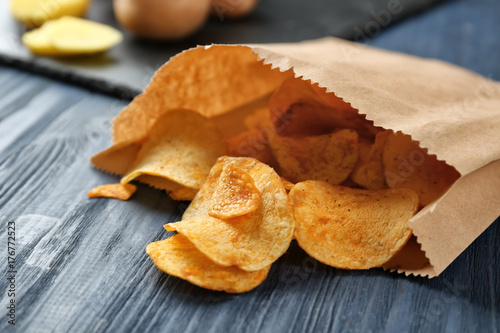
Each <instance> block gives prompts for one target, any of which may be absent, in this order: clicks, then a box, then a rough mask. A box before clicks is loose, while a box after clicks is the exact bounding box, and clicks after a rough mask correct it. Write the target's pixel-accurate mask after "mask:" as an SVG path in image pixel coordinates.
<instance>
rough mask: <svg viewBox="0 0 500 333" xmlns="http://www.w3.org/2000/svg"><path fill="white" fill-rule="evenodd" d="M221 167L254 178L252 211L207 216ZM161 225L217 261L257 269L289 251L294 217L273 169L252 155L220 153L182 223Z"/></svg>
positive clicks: (227, 264) (222, 263) (221, 263)
mask: <svg viewBox="0 0 500 333" xmlns="http://www.w3.org/2000/svg"><path fill="white" fill-rule="evenodd" d="M224 165H231V166H234V167H238V168H240V169H242V170H244V171H245V172H247V173H248V174H249V175H250V176H251V177H252V178H253V180H254V182H255V186H256V187H257V189H258V190H259V191H260V193H261V198H262V200H261V204H260V206H259V207H258V208H257V209H256V210H255V211H253V212H251V213H249V214H246V215H243V216H239V217H235V218H231V219H226V220H222V219H218V218H214V217H211V216H210V215H209V214H208V211H209V210H210V209H211V208H212V205H213V201H212V200H213V197H214V193H215V189H216V185H217V182H218V180H219V177H220V175H221V173H222V170H223V166H224ZM165 228H166V229H167V230H170V231H172V230H176V231H177V232H179V233H180V234H183V235H184V236H186V237H187V238H188V239H189V240H190V241H191V242H192V243H193V244H194V245H195V246H196V247H197V248H198V249H199V250H200V251H201V252H203V253H204V254H205V255H206V256H207V257H209V258H210V259H211V260H212V261H214V262H215V263H217V264H219V265H222V266H233V265H236V266H238V267H240V268H241V269H243V270H245V271H257V270H261V269H263V268H265V267H267V266H269V265H270V264H272V263H273V262H274V261H276V260H277V259H278V258H279V257H280V256H281V255H282V254H283V253H285V251H286V250H287V249H288V246H289V245H290V242H291V240H292V237H293V229H294V218H293V215H292V211H291V208H290V205H289V204H288V198H287V195H286V192H285V189H284V187H283V184H282V183H281V180H280V177H279V176H278V175H277V174H276V172H274V170H273V169H272V168H270V167H269V166H267V165H265V164H263V163H261V162H259V161H257V160H255V159H253V158H243V157H221V158H219V160H218V162H217V164H215V165H214V167H213V168H212V170H211V171H210V176H209V177H208V179H207V182H206V183H205V185H203V187H202V188H201V189H200V191H199V192H198V194H197V195H196V197H195V198H194V200H193V201H192V202H191V204H190V205H189V207H188V208H187V209H186V211H185V213H184V215H183V216H182V221H181V222H177V223H170V224H167V225H166V226H165Z"/></svg>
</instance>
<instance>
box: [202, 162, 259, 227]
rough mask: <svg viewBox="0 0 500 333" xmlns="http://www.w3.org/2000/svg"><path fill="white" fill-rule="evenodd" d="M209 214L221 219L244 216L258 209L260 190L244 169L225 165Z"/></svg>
mask: <svg viewBox="0 0 500 333" xmlns="http://www.w3.org/2000/svg"><path fill="white" fill-rule="evenodd" d="M212 201H213V206H212V208H210V210H209V211H208V215H210V216H212V217H216V218H219V219H229V218H233V217H238V216H242V215H245V214H248V213H251V212H253V211H254V210H256V209H257V208H258V207H259V205H260V202H261V195H260V191H259V190H258V189H257V187H255V182H254V180H253V178H252V177H251V176H250V175H249V174H248V173H246V172H245V171H244V170H242V169H240V168H238V167H235V166H232V165H228V164H226V165H224V166H223V167H222V172H221V174H220V176H219V181H218V182H217V186H216V188H215V192H214V194H213V197H212Z"/></svg>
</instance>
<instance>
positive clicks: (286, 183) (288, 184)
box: [281, 177, 295, 192]
mask: <svg viewBox="0 0 500 333" xmlns="http://www.w3.org/2000/svg"><path fill="white" fill-rule="evenodd" d="M281 183H282V184H283V186H284V187H285V190H287V192H288V191H290V190H291V189H292V188H293V187H294V186H295V184H294V183H292V182H291V181H289V180H288V179H286V178H283V177H281Z"/></svg>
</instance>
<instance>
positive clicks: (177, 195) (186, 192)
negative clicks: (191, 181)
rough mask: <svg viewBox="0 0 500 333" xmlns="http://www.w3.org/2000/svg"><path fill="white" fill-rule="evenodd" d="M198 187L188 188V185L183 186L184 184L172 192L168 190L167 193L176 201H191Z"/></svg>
mask: <svg viewBox="0 0 500 333" xmlns="http://www.w3.org/2000/svg"><path fill="white" fill-rule="evenodd" d="M198 191H199V189H194V188H189V187H184V186H179V187H178V188H176V189H175V190H173V191H172V192H170V193H169V192H168V191H167V193H168V195H169V196H170V197H171V198H172V199H174V200H177V201H191V200H193V199H194V197H195V196H196V194H197V193H198Z"/></svg>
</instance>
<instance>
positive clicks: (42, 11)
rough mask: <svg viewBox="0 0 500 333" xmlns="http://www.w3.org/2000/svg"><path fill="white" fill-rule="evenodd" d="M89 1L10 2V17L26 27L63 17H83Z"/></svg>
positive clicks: (28, 0) (26, 0) (22, 0)
mask: <svg viewBox="0 0 500 333" xmlns="http://www.w3.org/2000/svg"><path fill="white" fill-rule="evenodd" d="M89 2H90V0H64V1H62V0H10V10H11V12H12V15H13V16H14V17H15V18H16V19H17V20H19V21H20V22H22V23H23V24H24V25H26V26H28V27H38V26H41V25H42V24H43V23H44V22H46V21H49V20H54V19H57V18H60V17H62V16H65V15H69V16H84V15H85V12H86V11H87V7H88V5H89Z"/></svg>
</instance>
